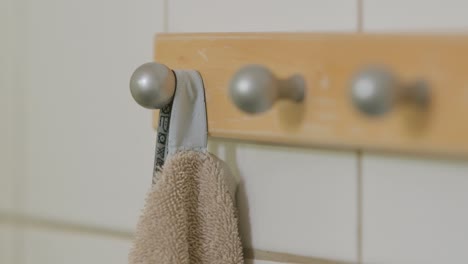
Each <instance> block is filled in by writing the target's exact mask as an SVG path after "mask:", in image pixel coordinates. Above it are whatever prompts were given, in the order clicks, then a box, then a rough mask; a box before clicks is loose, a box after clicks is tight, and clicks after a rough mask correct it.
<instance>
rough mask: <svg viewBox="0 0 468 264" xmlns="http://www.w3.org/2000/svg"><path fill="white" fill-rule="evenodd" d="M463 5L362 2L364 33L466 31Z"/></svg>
mask: <svg viewBox="0 0 468 264" xmlns="http://www.w3.org/2000/svg"><path fill="white" fill-rule="evenodd" d="M467 9H468V2H467V1H460V0H410V1H408V0H392V1H388V0H364V9H363V15H364V16H363V25H364V29H365V30H366V31H442V32H446V31H451V32H466V31H467V30H468V16H466V10H467Z"/></svg>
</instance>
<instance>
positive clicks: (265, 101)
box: [229, 65, 306, 113]
mask: <svg viewBox="0 0 468 264" xmlns="http://www.w3.org/2000/svg"><path fill="white" fill-rule="evenodd" d="M305 86H306V85H305V81H304V79H303V78H302V77H301V76H299V75H294V76H292V77H290V78H288V79H285V80H280V79H278V78H276V76H275V75H274V74H273V73H272V72H271V71H270V70H268V69H267V68H265V67H263V66H261V65H248V66H245V67H243V68H241V69H240V70H239V71H238V72H236V73H235V74H234V76H233V78H232V79H231V83H230V87H229V95H230V97H231V99H232V101H233V102H234V104H235V105H236V106H237V107H238V108H239V109H241V110H243V111H245V112H247V113H261V112H264V111H266V110H268V109H270V108H271V106H272V105H273V104H274V103H275V102H276V101H277V100H278V99H289V100H292V101H294V102H300V101H302V100H303V99H304V94H305Z"/></svg>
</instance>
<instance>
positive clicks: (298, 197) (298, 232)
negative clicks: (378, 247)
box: [210, 141, 357, 261]
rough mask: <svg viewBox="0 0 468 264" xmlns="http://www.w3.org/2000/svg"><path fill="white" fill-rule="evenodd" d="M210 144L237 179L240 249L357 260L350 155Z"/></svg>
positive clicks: (353, 175) (353, 174)
mask: <svg viewBox="0 0 468 264" xmlns="http://www.w3.org/2000/svg"><path fill="white" fill-rule="evenodd" d="M210 144H212V145H210V149H211V151H213V152H214V153H217V154H218V155H219V156H220V157H221V158H223V159H224V160H226V161H227V162H228V164H229V165H230V167H231V169H232V170H233V171H234V173H235V175H238V176H239V177H240V179H241V184H240V186H239V189H238V194H237V197H238V207H239V210H240V230H241V236H242V239H243V243H244V247H248V248H255V249H259V250H267V251H274V252H283V253H290V254H297V255H302V256H311V257H321V258H328V259H339V260H346V261H355V260H356V252H357V251H356V240H357V237H356V227H357V222H356V219H357V215H356V210H357V209H356V208H357V201H356V200H357V193H356V178H357V175H356V173H357V168H356V164H357V163H356V159H355V155H354V153H352V152H333V151H321V150H313V149H308V150H306V149H299V148H285V147H268V146H259V145H250V144H235V143H223V142H221V141H211V143H210Z"/></svg>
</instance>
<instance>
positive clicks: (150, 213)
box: [129, 151, 243, 264]
mask: <svg viewBox="0 0 468 264" xmlns="http://www.w3.org/2000/svg"><path fill="white" fill-rule="evenodd" d="M234 190H235V180H234V179H233V178H232V176H231V174H230V173H229V170H228V169H227V167H226V166H225V164H224V163H223V162H222V161H221V160H219V159H218V158H216V157H215V156H213V155H211V154H209V153H206V152H198V151H182V152H178V153H176V154H175V155H173V156H172V157H170V158H169V160H168V161H167V163H166V164H165V165H164V168H163V170H162V171H161V173H160V174H159V175H158V179H157V181H156V184H155V185H153V187H152V189H151V191H150V193H149V195H148V198H147V200H146V205H145V208H144V212H143V215H142V216H141V218H140V221H139V224H138V226H137V231H136V238H135V242H134V247H133V249H132V250H131V252H130V255H129V263H130V264H198V263H203V264H224V263H226V264H234V263H236V264H240V263H243V256H242V246H241V242H240V239H239V232H238V226H237V224H238V223H237V213H236V210H235V204H234V201H235V200H234V199H233V197H234Z"/></svg>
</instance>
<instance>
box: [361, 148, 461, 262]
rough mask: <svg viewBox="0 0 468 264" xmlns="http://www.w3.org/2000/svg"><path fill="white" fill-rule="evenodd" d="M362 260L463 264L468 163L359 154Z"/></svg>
mask: <svg viewBox="0 0 468 264" xmlns="http://www.w3.org/2000/svg"><path fill="white" fill-rule="evenodd" d="M362 171H363V197H364V204H363V213H364V214H363V226H364V233H363V243H364V244H363V248H364V260H365V261H366V262H367V263H383V262H385V263H408V264H410V263H425V264H431V263H434V264H437V263H467V262H468V226H467V223H468V191H467V190H468V163H467V162H463V161H447V160H445V161H440V160H432V159H416V158H409V157H395V156H382V155H364V157H363V167H362Z"/></svg>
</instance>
